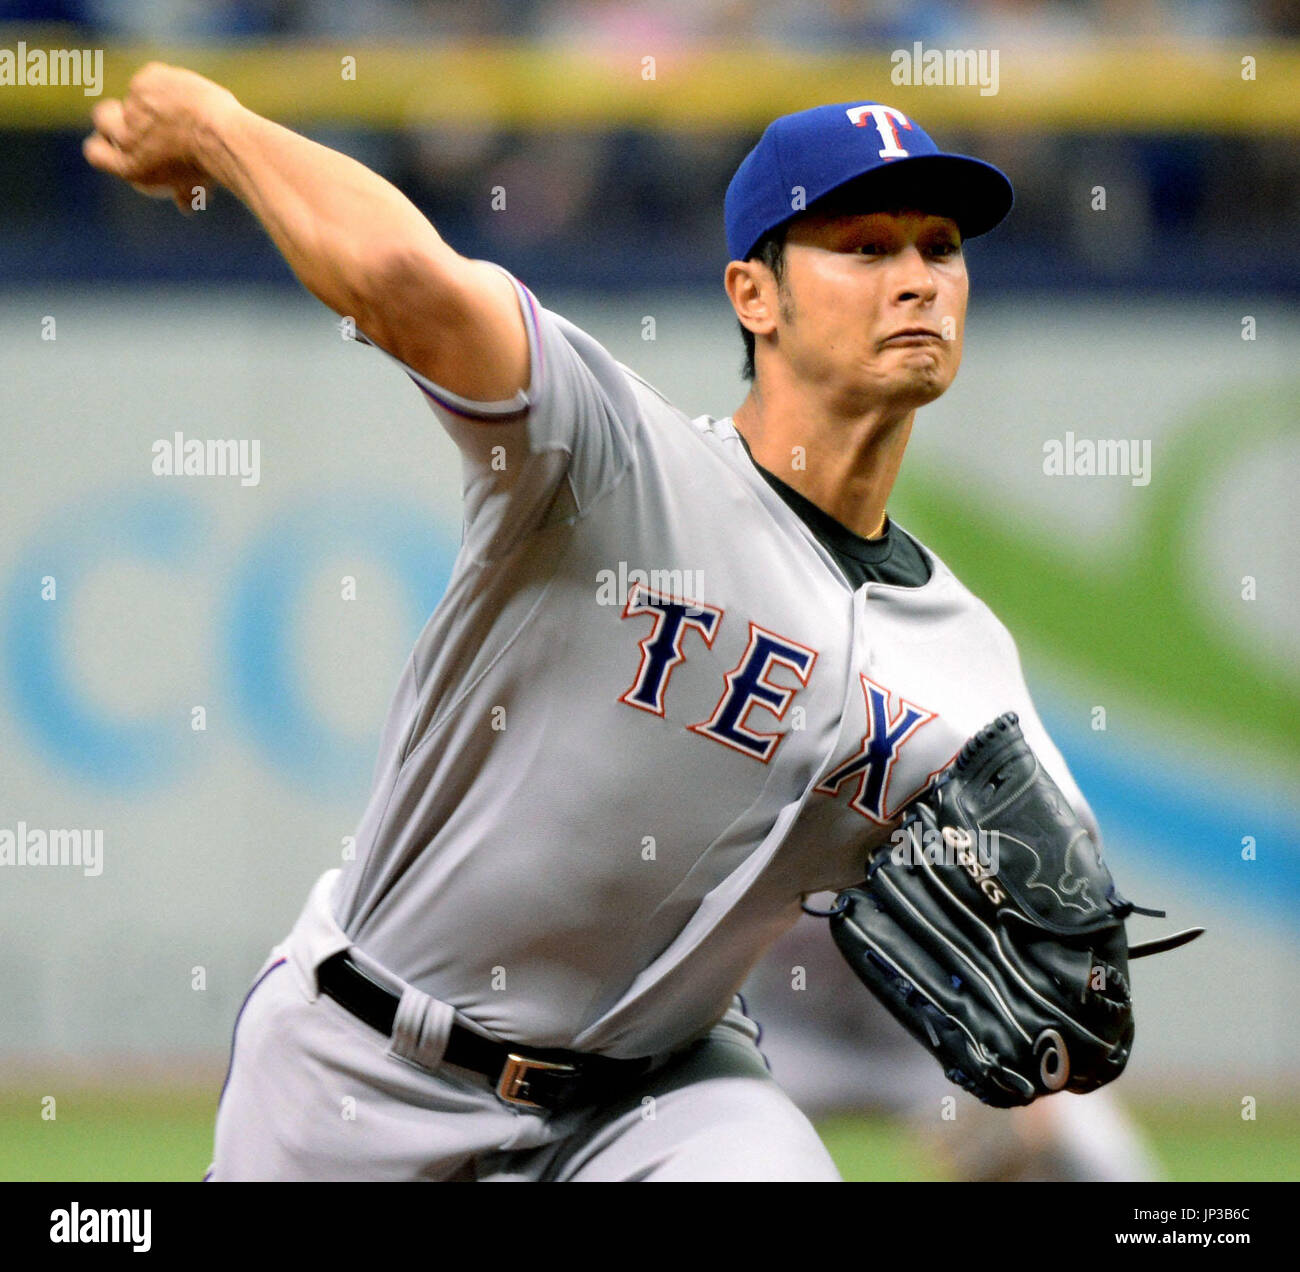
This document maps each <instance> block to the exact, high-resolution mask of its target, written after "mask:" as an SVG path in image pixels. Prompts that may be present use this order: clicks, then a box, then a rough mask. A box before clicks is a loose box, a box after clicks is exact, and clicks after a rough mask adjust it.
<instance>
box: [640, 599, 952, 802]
mask: <svg viewBox="0 0 1300 1272" xmlns="http://www.w3.org/2000/svg"><path fill="white" fill-rule="evenodd" d="M622 616H623V618H625V619H626V618H633V617H640V616H645V617H649V618H651V619H652V620H653V621H652V624H651V627H650V631H649V632H648V633H647V634H646V635H645V636H644V637H643V638H642V639H641V641H640V642H639V646H638V647H639V649H640V654H641V661H640V665H639V666H638V668H637V674H636V679H635V680H633V682H632V685H631V686H630V688H628V689H627V690H626V692H624V693H623V694H622V695H621V696H620V697H619V701H620V702H623V703H626V704H627V705H628V706H630V707H636V708H637V709H638V710H641V711H648V712H650V713H651V714H652V715H657V716H661V717H662V716H664V715H665V714H666V710H665V706H664V701H665V695H666V694H667V691H668V684H669V681H670V679H671V677H672V673H673V670H674V669H675V668H676V667H678V666H680V665H681V664H682V663H683V662H685V661H686V659H687V656H688V655H687V653H686V652H685V649H684V645H685V643H686V641H687V640H688V639H689V638H694V639H698V640H699V641H700V642H702V644H703V645H704V646H705V648H706V649H711V648H712V647H713V642H714V639H715V638H716V636H717V634H718V631H719V630H720V628H721V626H722V621H723V617H724V614H723V611H722V610H721V609H719V608H717V607H716V606H712V605H706V604H704V603H702V602H697V601H688V600H683V599H676V598H674V599H666V598H664V597H661V596H660V595H658V594H657V593H655V592H653V591H651V590H650V589H649V588H646V587H643V586H641V585H640V584H637V585H634V586H633V588H632V590H631V592H630V593H629V596H628V601H627V604H626V605H625V606H624V609H623V615H622ZM816 662H817V651H816V650H814V649H809V648H808V646H806V645H802V644H800V643H799V642H798V641H794V640H791V639H790V638H788V637H785V636H781V635H779V634H778V633H776V632H773V631H769V630H768V629H766V628H764V627H761V626H760V625H759V624H758V623H756V622H754V621H753V620H752V619H751V620H750V623H749V642H748V644H747V645H746V646H745V651H744V653H743V654H742V655H741V657H740V661H739V662H738V663H737V664H736V665H735V666H734V667H733V668H732V669H731V670H730V671H728V672H726V673H724V675H723V677H722V680H723V686H722V691H721V696H720V697H719V698H718V701H717V704H716V705H715V706H714V708H713V712H712V714H711V715H710V716H709V717H708V719H706V720H701V721H699V722H698V723H696V724H690V725H687V726H686V728H687V729H688V730H689V731H690V732H691V733H698V734H699V735H700V736H702V737H706V738H709V739H710V740H711V741H714V742H719V743H721V744H722V745H723V746H728V747H731V748H732V749H733V750H735V751H739V752H740V753H741V754H742V755H748V756H750V757H751V758H752V759H755V760H758V761H759V762H760V763H763V764H767V763H768V762H769V761H770V760H771V759H772V757H773V756H774V755H775V754H776V751H777V748H778V747H779V746H780V744H781V740H782V738H783V737H784V736H785V734H784V732H764V731H762V730H760V729H757V728H755V727H753V726H752V725H750V724H749V722H748V721H749V714H750V712H751V711H753V710H754V709H755V708H762V709H764V710H766V711H768V712H770V713H771V714H772V715H773V716H774V717H775V718H776V719H777V720H781V719H783V718H784V717H785V714H786V711H787V710H788V708H789V706H790V704H791V702H792V701H793V700H794V698H795V695H796V694H797V693H798V692H799V689H800V688H803V687H806V686H807V684H808V680H809V677H810V676H811V675H812V671H813V667H814V665H815V664H816ZM777 667H784V668H786V669H787V670H788V671H789V672H790V673H791V674H792V675H793V676H794V678H795V679H796V680H797V681H798V682H799V685H798V687H792V686H790V685H788V684H785V685H783V684H779V683H776V682H775V681H773V680H772V679H771V678H770V677H771V675H772V673H773V671H774V670H775V669H776V668H777ZM859 679H860V681H861V684H862V693H863V696H864V698H865V701H866V720H867V727H866V731H865V733H864V734H863V737H862V741H861V745H860V746H859V748H858V750H857V751H855V752H854V753H853V754H852V755H849V756H847V757H846V758H845V759H844V760H842V761H841V762H839V763H837V764H836V765H835V767H834V768H833V769H832V770H831V772H830V773H828V774H827V775H826V777H824V778H823V779H822V781H821V782H819V783H818V784H817V786H816V787H815V788H814V789H815V791H816V792H817V793H818V794H821V795H829V796H831V797H835V796H837V795H838V794H839V793H840V790H841V788H843V787H845V786H846V785H849V784H852V789H853V795H852V797H851V798H850V799H849V801H848V803H849V807H850V808H851V809H853V811H854V812H856V813H860V814H861V815H862V816H863V817H865V818H867V819H868V820H869V821H872V822H876V823H878V824H881V825H884V824H886V823H888V822H889V821H891V820H892V819H893V818H894V817H896V816H897V814H898V813H899V811H900V810H901V809H902V808H903V807H904V806H905V805H906V804H907V803H908V802H909V801H911V800H912V799H915V798H916V796H917V795H919V794H920V793H921V791H923V790H924V789H925V788H926V787H927V786H928V785H929V784H930V782H931V781H933V780H934V778H935V777H936V776H937V775H938V774H939V773H941V772H942V771H943V768H944V767H946V765H941V766H940V767H939V768H938V769H935V770H934V771H933V772H931V773H929V774H927V775H926V777H925V780H924V781H923V782H922V783H921V784H920V785H919V786H917V787H916V788H915V789H914V790H911V791H909V792H907V794H906V795H903V796H902V797H894V796H893V795H892V794H891V791H890V779H891V778H892V776H893V773H894V770H895V767H896V765H897V762H898V759H899V756H900V754H901V752H902V748H903V746H904V745H905V744H906V743H907V742H908V741H909V740H910V739H911V738H912V737H914V736H915V735H916V733H917V732H918V731H919V730H921V729H923V728H924V727H925V726H926V725H927V724H929V723H930V721H931V720H933V719H935V718H936V715H937V713H936V712H933V711H927V710H926V709H925V708H924V707H919V706H917V705H916V704H914V703H912V702H909V701H907V699H905V698H902V697H897V696H896V695H892V694H891V693H890V691H889V690H888V689H887V688H886V687H885V686H884V685H880V684H877V683H876V682H875V681H874V680H871V679H870V678H869V677H867V676H866V675H859ZM891 701H896V703H897V705H896V706H892V707H891Z"/></svg>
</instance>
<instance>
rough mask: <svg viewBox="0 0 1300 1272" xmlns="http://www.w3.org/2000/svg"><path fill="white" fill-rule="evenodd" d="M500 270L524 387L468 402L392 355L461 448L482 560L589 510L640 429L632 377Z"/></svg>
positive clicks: (628, 457)
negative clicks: (516, 315)
mask: <svg viewBox="0 0 1300 1272" xmlns="http://www.w3.org/2000/svg"><path fill="white" fill-rule="evenodd" d="M497 268H501V267H500V266H498V267H497ZM502 272H503V273H505V274H506V276H507V277H508V278H509V279H510V281H511V283H512V285H513V286H514V289H515V294H516V297H517V299H518V301H519V308H520V312H521V313H522V315H523V320H524V327H525V329H526V331H527V334H528V359H529V379H528V387H527V388H525V389H520V390H519V391H518V392H517V393H516V394H515V395H514V397H512V398H508V399H505V400H502V401H496V402H484V401H474V400H471V399H469V398H465V397H461V396H460V395H458V394H456V393H453V392H451V391H450V390H449V389H446V388H444V387H443V386H442V385H439V384H436V383H434V381H432V380H430V379H429V378H428V377H427V376H424V375H421V374H420V372H418V371H416V370H415V369H414V368H412V367H410V366H408V365H407V364H406V363H404V362H402V361H401V360H400V359H397V358H394V359H393V360H394V361H395V362H397V363H398V365H399V366H401V367H402V369H403V370H404V371H405V372H406V373H407V375H409V376H410V377H411V379H412V380H414V381H415V383H416V385H417V386H418V387H419V389H420V390H421V392H422V394H423V396H424V399H425V401H426V402H427V403H428V404H429V407H430V409H431V410H432V411H433V413H434V415H436V416H437V418H438V420H439V421H440V423H441V424H442V426H443V427H444V429H445V430H446V431H447V434H448V436H450V437H451V439H452V440H453V441H454V442H455V443H456V445H457V447H458V449H459V450H460V453H461V460H462V470H463V490H464V499H465V545H464V546H465V547H467V548H469V549H470V550H471V551H472V552H473V553H474V554H475V555H476V556H477V557H479V558H480V559H483V560H488V559H491V558H492V557H495V556H499V555H501V554H502V553H503V552H506V551H508V550H509V549H510V548H511V547H512V546H514V545H515V544H516V543H517V542H518V541H519V539H520V538H522V537H523V536H524V535H526V534H528V533H529V532H530V531H533V530H536V529H538V528H540V527H542V526H545V525H549V524H552V523H553V522H555V521H556V520H561V519H565V518H578V517H582V516H583V515H585V513H586V512H587V510H588V509H589V508H590V507H591V506H592V505H593V504H594V503H595V502H596V501H597V500H598V499H599V498H600V497H601V496H602V495H603V494H604V493H606V492H607V491H608V490H610V489H611V488H612V487H613V486H614V485H615V484H616V483H617V482H618V481H619V479H620V478H621V477H622V476H623V474H624V473H625V472H626V471H627V470H628V468H629V467H630V465H631V463H632V459H633V456H634V452H635V444H636V436H637V432H638V430H639V427H640V409H639V407H638V404H637V401H636V397H635V394H634V393H633V390H632V388H631V384H630V382H629V377H628V373H627V372H626V371H625V370H624V369H623V368H622V367H621V366H620V365H619V363H618V362H617V360H616V359H615V358H614V357H613V356H612V355H611V354H610V353H609V351H608V350H606V349H605V348H604V347H603V346H602V345H601V344H600V342H599V341H597V340H595V339H594V338H593V337H592V336H590V335H588V334H587V332H585V331H583V330H582V329H581V328H580V327H577V326H575V325H574V324H573V323H571V322H569V321H568V320H567V319H566V318H563V317H562V316H560V315H559V314H556V313H552V312H551V311H550V310H549V309H546V308H544V307H543V306H541V305H540V304H538V302H537V299H536V297H535V296H534V295H533V294H532V292H531V291H529V289H528V288H527V287H525V286H524V284H523V283H521V282H520V281H519V280H518V279H517V278H515V277H514V275H513V274H510V273H509V271H508V270H502ZM358 339H360V340H362V341H364V343H367V344H370V343H372V342H371V341H369V340H367V339H366V338H365V337H364V336H362V335H361V334H360V333H358ZM387 356H389V357H391V356H392V355H391V354H390V355H387Z"/></svg>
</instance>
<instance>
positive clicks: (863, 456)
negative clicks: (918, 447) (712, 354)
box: [731, 388, 916, 537]
mask: <svg viewBox="0 0 1300 1272" xmlns="http://www.w3.org/2000/svg"><path fill="white" fill-rule="evenodd" d="M915 417H916V408H915V407H913V408H912V409H911V410H909V411H907V412H905V413H904V414H901V415H899V414H893V413H890V412H889V411H887V410H885V409H880V410H874V411H871V412H868V413H866V414H864V415H861V416H856V417H849V418H836V417H834V416H832V415H830V414H829V413H826V412H823V411H820V410H816V409H809V408H808V406H807V404H803V403H800V402H798V401H788V402H787V401H783V402H781V403H776V402H773V400H772V398H771V397H770V396H767V397H765V396H764V395H763V394H760V393H759V392H758V391H757V389H756V388H755V389H751V390H750V393H749V396H748V397H746V399H745V400H744V402H742V403H741V404H740V406H739V407H738V408H737V409H736V412H735V414H734V415H733V416H732V417H731V418H732V422H733V423H734V424H735V426H736V428H737V430H738V431H739V432H740V433H741V434H742V435H743V436H744V438H745V441H746V442H748V444H749V449H750V453H751V454H752V455H753V456H754V459H755V461H756V462H757V463H758V464H761V465H762V467H764V468H766V469H767V470H768V472H770V473H773V474H774V475H775V476H777V477H779V478H780V479H781V480H782V481H784V482H785V483H786V485H788V486H791V487H793V488H794V489H795V490H797V491H798V492H799V493H800V494H801V495H803V496H804V498H805V499H808V500H810V501H811V502H812V503H814V504H816V505H817V507H818V508H820V509H821V510H822V511H823V512H825V513H827V514H828V515H829V516H832V517H834V518H835V520H836V521H838V522H839V523H840V524H841V525H843V526H846V527H847V528H848V529H850V530H852V531H853V532H854V533H855V534H860V535H865V536H867V537H874V536H877V535H879V534H880V533H881V532H882V531H883V529H884V524H885V507H886V505H887V504H888V502H889V496H890V492H891V491H892V490H893V488H894V482H895V481H896V480H897V479H898V470H899V468H900V467H901V466H902V463H903V454H904V452H905V451H906V450H907V441H908V438H909V437H910V436H911V433H912V421H913V419H915Z"/></svg>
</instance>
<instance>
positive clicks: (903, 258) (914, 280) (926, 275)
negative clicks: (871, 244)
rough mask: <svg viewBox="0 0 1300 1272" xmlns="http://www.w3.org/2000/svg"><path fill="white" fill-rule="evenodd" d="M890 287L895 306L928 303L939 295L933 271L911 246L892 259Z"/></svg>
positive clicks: (921, 255) (916, 249)
mask: <svg viewBox="0 0 1300 1272" xmlns="http://www.w3.org/2000/svg"><path fill="white" fill-rule="evenodd" d="M893 264H894V269H893V270H892V271H891V276H890V287H891V290H892V292H893V300H894V303H895V304H900V303H902V302H905V301H914V300H920V301H921V302H923V303H926V304H928V303H930V302H931V301H933V300H935V299H936V298H937V297H938V295H939V285H938V282H937V281H936V279H935V275H934V270H933V269H931V268H930V262H929V261H927V260H926V258H925V255H924V254H923V253H922V252H921V250H920V249H919V248H918V247H917V246H916V245H915V244H912V245H910V246H909V247H907V248H905V249H904V250H903V251H901V252H899V253H898V254H897V256H896V257H895V258H894V262H893Z"/></svg>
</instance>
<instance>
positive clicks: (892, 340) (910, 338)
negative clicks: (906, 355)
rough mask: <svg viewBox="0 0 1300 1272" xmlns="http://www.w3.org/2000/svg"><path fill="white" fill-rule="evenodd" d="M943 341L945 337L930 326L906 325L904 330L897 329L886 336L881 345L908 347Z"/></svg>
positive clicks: (882, 346) (884, 346)
mask: <svg viewBox="0 0 1300 1272" xmlns="http://www.w3.org/2000/svg"><path fill="white" fill-rule="evenodd" d="M936 340H938V341H942V340H943V337H942V336H941V335H940V334H939V333H938V332H937V331H934V330H933V329H931V328H930V327H904V328H903V330H902V331H896V332H894V334H893V335H892V336H886V337H885V338H884V339H883V340H882V341H881V342H880V347H881V348H882V349H884V348H893V347H899V346H901V347H904V348H906V347H908V346H911V345H917V346H922V345H927V344H931V343H933V342H934V341H936Z"/></svg>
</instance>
